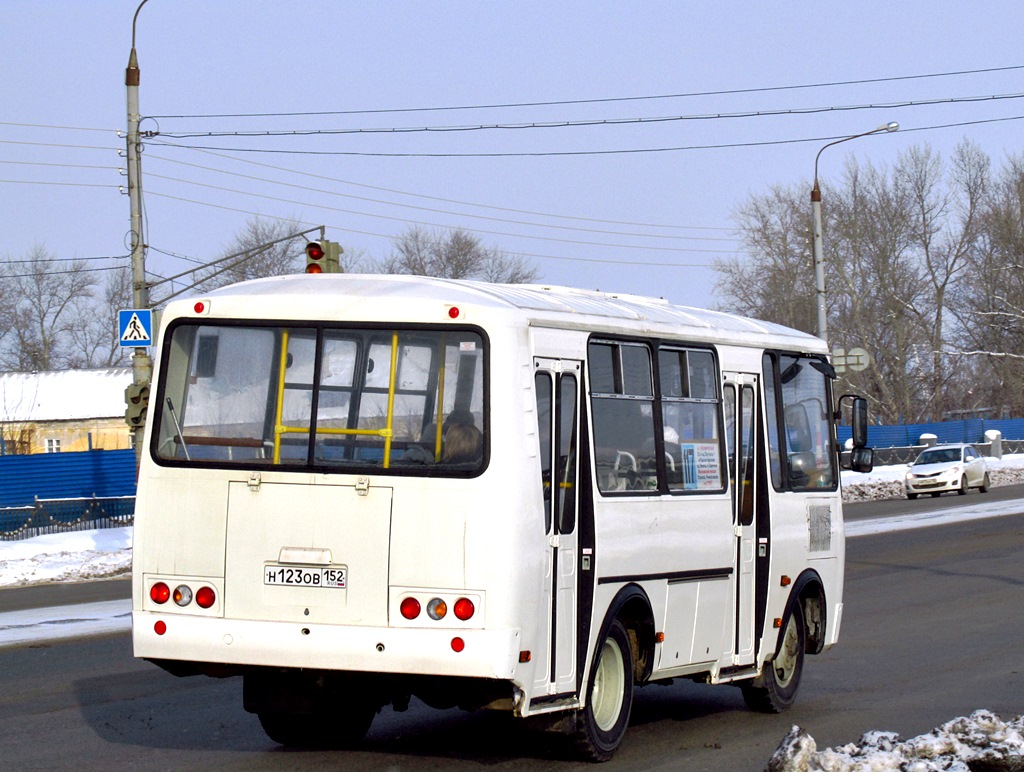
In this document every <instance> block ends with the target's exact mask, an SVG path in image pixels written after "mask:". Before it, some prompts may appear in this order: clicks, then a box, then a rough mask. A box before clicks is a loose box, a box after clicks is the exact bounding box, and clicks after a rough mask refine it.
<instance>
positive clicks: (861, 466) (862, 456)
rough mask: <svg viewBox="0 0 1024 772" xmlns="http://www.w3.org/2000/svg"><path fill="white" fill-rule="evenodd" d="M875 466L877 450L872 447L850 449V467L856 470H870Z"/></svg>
mask: <svg viewBox="0 0 1024 772" xmlns="http://www.w3.org/2000/svg"><path fill="white" fill-rule="evenodd" d="M874 466H875V451H874V450H872V449H871V448H854V449H853V450H851V451H850V469H852V470H853V471H854V472H870V471H871V470H872V469H873V468H874Z"/></svg>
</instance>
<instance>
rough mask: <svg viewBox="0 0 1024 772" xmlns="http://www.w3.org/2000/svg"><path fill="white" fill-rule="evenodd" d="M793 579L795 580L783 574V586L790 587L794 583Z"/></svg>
mask: <svg viewBox="0 0 1024 772" xmlns="http://www.w3.org/2000/svg"><path fill="white" fill-rule="evenodd" d="M792 581H793V580H792V579H790V578H789V577H788V576H785V575H783V577H782V586H783V587H789V585H790V584H791V583H792Z"/></svg>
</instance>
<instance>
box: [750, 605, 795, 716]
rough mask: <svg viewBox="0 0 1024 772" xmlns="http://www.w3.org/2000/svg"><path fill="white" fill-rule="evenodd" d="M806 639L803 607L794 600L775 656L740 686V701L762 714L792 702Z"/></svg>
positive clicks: (789, 704) (785, 707) (778, 710)
mask: <svg viewBox="0 0 1024 772" xmlns="http://www.w3.org/2000/svg"><path fill="white" fill-rule="evenodd" d="M806 638H807V633H806V631H805V628H804V612H803V608H802V607H801V604H800V603H795V604H794V605H793V610H792V611H791V612H790V614H789V616H788V617H787V618H786V622H785V624H784V625H783V626H782V640H781V642H780V645H779V651H778V653H777V654H776V655H775V659H773V660H772V661H771V662H766V663H765V665H764V670H763V671H762V673H761V675H760V676H758V677H757V678H755V679H753V680H751V681H748V682H746V683H744V684H743V685H742V689H743V700H744V701H745V702H746V703H747V706H748V707H749V708H751V709H753V710H757V711H760V712H762V713H781V712H782V711H784V710H788V709H789V708H790V707H791V706H792V705H793V703H794V702H795V701H796V691H797V689H798V688H799V686H800V674H801V673H802V672H803V669H804V648H805V646H806Z"/></svg>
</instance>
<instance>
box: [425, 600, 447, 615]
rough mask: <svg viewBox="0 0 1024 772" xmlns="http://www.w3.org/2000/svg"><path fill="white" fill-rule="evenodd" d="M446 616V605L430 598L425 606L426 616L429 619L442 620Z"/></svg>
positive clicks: (441, 601)
mask: <svg viewBox="0 0 1024 772" xmlns="http://www.w3.org/2000/svg"><path fill="white" fill-rule="evenodd" d="M447 614H448V604H447V603H445V602H444V601H443V600H441V599H440V598H432V599H431V601H430V603H428V604H427V616H429V617H430V618H431V619H444V618H445V616H447Z"/></svg>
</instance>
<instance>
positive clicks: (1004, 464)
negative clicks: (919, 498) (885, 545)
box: [842, 453, 1024, 502]
mask: <svg viewBox="0 0 1024 772" xmlns="http://www.w3.org/2000/svg"><path fill="white" fill-rule="evenodd" d="M985 464H986V465H987V466H988V474H989V479H990V480H991V482H992V487H993V488H994V487H996V486H999V485H1017V484H1019V483H1024V455H1021V454H1019V453H1017V454H1013V455H1007V456H1003V458H986V459H985ZM909 468H910V464H889V465H887V466H878V467H875V469H874V470H873V471H871V472H867V473H866V474H861V473H858V472H850V471H844V472H843V473H842V475H843V501H847V502H852V501H881V500H882V499H901V498H903V497H904V496H906V495H907V494H906V492H905V491H904V489H903V478H904V477H905V476H906V474H907V470H908V469H909Z"/></svg>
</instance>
